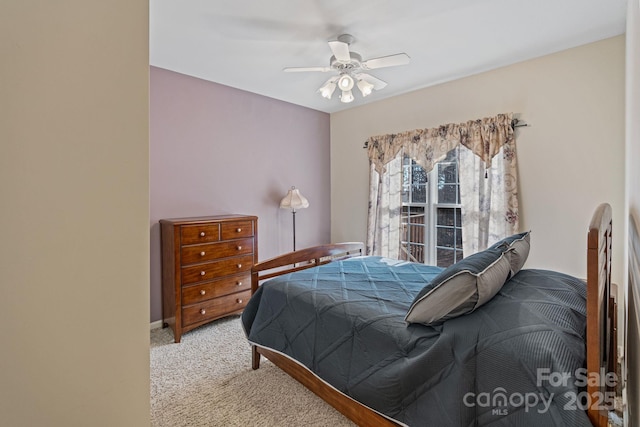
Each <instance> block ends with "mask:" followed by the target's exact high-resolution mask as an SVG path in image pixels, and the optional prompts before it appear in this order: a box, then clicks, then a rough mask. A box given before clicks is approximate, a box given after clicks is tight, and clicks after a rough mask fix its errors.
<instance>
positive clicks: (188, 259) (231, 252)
mask: <svg viewBox="0 0 640 427" xmlns="http://www.w3.org/2000/svg"><path fill="white" fill-rule="evenodd" d="M252 253H253V239H252V238H248V239H239V240H231V241H228V242H218V243H209V244H206V245H194V246H183V247H182V248H181V257H182V265H188V264H195V263H198V262H205V261H211V260H213V259H218V258H228V257H230V256H237V255H246V254H252Z"/></svg>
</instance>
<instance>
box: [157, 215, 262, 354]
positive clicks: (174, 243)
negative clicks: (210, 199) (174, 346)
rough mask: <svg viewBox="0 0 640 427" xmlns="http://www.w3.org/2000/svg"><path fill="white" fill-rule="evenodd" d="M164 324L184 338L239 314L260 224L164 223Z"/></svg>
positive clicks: (228, 219)
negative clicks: (211, 324) (196, 330)
mask: <svg viewBox="0 0 640 427" xmlns="http://www.w3.org/2000/svg"><path fill="white" fill-rule="evenodd" d="M160 235H161V241H162V321H163V326H164V327H166V326H170V327H171V329H173V336H174V339H175V342H177V343H178V342H180V338H181V337H182V334H183V333H185V332H187V331H190V330H191V329H194V328H197V327H198V326H201V325H204V324H205V323H207V322H210V321H212V320H215V319H219V318H221V317H225V316H228V315H230V314H234V313H239V312H241V311H242V309H243V308H244V307H245V306H246V305H247V301H248V299H249V297H250V296H251V267H252V266H253V264H255V263H256V262H258V218H257V217H255V216H246V215H218V216H209V217H196V218H174V219H162V220H160Z"/></svg>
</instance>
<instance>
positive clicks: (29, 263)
mask: <svg viewBox="0 0 640 427" xmlns="http://www.w3.org/2000/svg"><path fill="white" fill-rule="evenodd" d="M148 32H149V28H148V3H147V2H131V1H128V0H113V1H96V0H89V1H87V0H84V1H73V0H60V1H55V2H50V1H23V0H3V1H2V2H1V3H0V52H2V60H1V61H2V65H0V148H1V154H0V227H1V234H0V236H1V237H0V242H1V243H2V244H1V245H0V272H1V275H0V289H1V292H0V343H1V344H0V424H2V425H6V426H12V427H14V426H64V427H69V426H83V427H84V426H109V427H113V426H145V425H149V234H148V230H149V229H148V224H149V209H148V204H149V190H148V174H149V161H148V64H149V62H148V61H149V59H148V58H149V56H148Z"/></svg>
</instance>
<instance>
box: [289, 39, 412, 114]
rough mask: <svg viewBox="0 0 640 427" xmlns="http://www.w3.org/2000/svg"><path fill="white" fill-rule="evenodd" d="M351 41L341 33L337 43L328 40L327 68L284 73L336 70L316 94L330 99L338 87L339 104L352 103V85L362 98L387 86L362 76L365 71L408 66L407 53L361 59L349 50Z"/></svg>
mask: <svg viewBox="0 0 640 427" xmlns="http://www.w3.org/2000/svg"><path fill="white" fill-rule="evenodd" d="M353 41H354V38H353V36H351V35H349V34H342V35H340V36H338V39H337V40H332V41H329V48H330V49H331V52H332V53H333V56H331V59H329V66H328V67H287V68H285V69H284V71H286V72H305V71H319V72H323V73H326V72H329V71H336V72H337V73H338V74H337V75H335V76H333V77H331V78H330V79H329V80H327V81H326V82H325V83H324V84H323V85H322V86H321V87H320V88H319V89H318V92H320V94H321V95H322V96H323V97H325V98H327V99H331V95H333V92H334V91H335V90H336V87H337V88H340V91H341V93H340V101H342V102H351V101H353V99H354V97H353V92H352V91H351V89H353V87H354V86H357V87H358V89H360V92H361V93H362V96H363V97H364V96H367V95H370V94H371V92H372V91H373V90H374V89H375V90H380V89H382V88H384V87H385V86H386V85H387V83H386V82H384V81H382V80H380V79H378V78H376V77H374V76H372V75H371V74H367V73H365V71H368V70H375V69H376V68H384V67H394V66H397V65H405V64H408V63H409V60H410V58H409V55H407V54H406V53H397V54H394V55H389V56H382V57H379V58H371V59H368V60H366V61H365V60H362V57H361V56H360V54H358V53H356V52H351V51H349V45H350V44H351V43H353Z"/></svg>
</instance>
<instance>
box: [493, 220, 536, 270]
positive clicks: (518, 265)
mask: <svg viewBox="0 0 640 427" xmlns="http://www.w3.org/2000/svg"><path fill="white" fill-rule="evenodd" d="M489 249H500V250H502V251H503V252H506V251H509V258H510V259H511V275H512V276H513V275H515V274H516V273H517V272H518V271H520V270H521V269H522V266H523V265H524V263H525V261H526V260H527V257H528V256H529V249H531V231H525V232H524V233H519V234H514V235H513V236H509V237H506V238H504V239H502V240H500V241H499V242H496V243H494V244H493V245H491V246H490V247H489Z"/></svg>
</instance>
